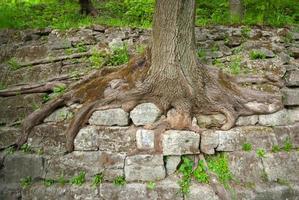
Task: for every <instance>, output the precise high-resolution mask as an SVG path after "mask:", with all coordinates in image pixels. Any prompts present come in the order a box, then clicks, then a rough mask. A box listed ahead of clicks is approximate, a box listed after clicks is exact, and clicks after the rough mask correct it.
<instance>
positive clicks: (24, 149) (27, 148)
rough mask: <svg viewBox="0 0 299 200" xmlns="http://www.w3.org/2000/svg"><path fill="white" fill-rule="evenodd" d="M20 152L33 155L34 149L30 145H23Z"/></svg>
mask: <svg viewBox="0 0 299 200" xmlns="http://www.w3.org/2000/svg"><path fill="white" fill-rule="evenodd" d="M20 150H21V151H22V152H24V153H31V152H32V148H31V146H30V145H29V144H27V143H26V144H23V145H22V146H21V148H20Z"/></svg>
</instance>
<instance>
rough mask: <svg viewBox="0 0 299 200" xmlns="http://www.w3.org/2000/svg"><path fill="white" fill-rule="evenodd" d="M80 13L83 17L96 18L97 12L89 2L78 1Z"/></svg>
mask: <svg viewBox="0 0 299 200" xmlns="http://www.w3.org/2000/svg"><path fill="white" fill-rule="evenodd" d="M79 3H80V7H81V8H80V13H81V14H85V15H91V16H97V14H98V12H97V10H96V9H95V7H94V6H93V5H92V2H91V0H79Z"/></svg>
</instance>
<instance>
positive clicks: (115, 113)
mask: <svg viewBox="0 0 299 200" xmlns="http://www.w3.org/2000/svg"><path fill="white" fill-rule="evenodd" d="M128 116H129V114H128V113H127V112H125V111H124V110H123V109H121V108H116V109H109V110H101V111H95V112H94V113H93V114H92V116H91V117H90V119H89V124H91V125H103V126H113V125H118V126H126V125H128V124H129V118H128Z"/></svg>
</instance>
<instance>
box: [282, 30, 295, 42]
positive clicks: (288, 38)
mask: <svg viewBox="0 0 299 200" xmlns="http://www.w3.org/2000/svg"><path fill="white" fill-rule="evenodd" d="M282 40H283V42H284V43H286V44H291V43H292V42H293V41H294V39H293V34H292V33H291V32H288V33H287V34H286V35H285V36H284V37H283V38H282Z"/></svg>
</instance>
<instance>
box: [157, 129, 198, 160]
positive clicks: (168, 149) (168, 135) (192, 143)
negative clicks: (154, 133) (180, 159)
mask: <svg viewBox="0 0 299 200" xmlns="http://www.w3.org/2000/svg"><path fill="white" fill-rule="evenodd" d="M161 139H162V148H163V155H184V154H197V153H199V141H200V135H199V134H197V133H195V132H192V131H177V130H169V131H166V132H165V133H163V135H162V137H161Z"/></svg>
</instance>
